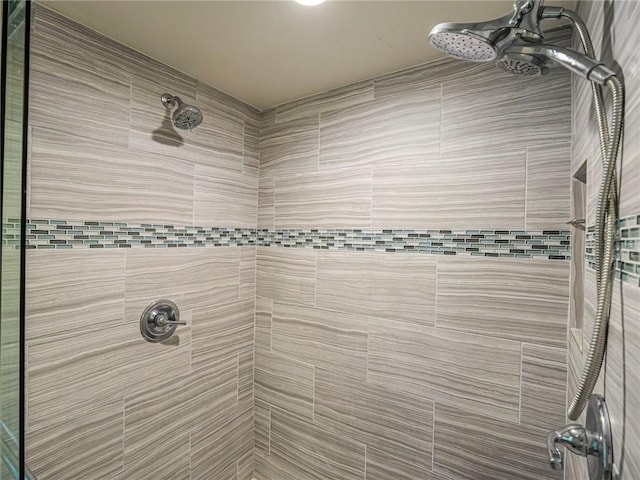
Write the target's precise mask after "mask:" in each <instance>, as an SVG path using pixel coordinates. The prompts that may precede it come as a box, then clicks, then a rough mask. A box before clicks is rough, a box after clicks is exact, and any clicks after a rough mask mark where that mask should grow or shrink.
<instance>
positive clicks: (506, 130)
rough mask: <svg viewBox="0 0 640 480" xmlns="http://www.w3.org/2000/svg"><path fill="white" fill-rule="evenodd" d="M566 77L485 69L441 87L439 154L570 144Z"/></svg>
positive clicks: (473, 66)
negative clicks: (534, 76)
mask: <svg viewBox="0 0 640 480" xmlns="http://www.w3.org/2000/svg"><path fill="white" fill-rule="evenodd" d="M570 118H571V88H570V73H569V71H568V70H566V69H563V68H558V69H555V70H554V71H553V72H552V73H551V74H550V75H548V76H546V77H545V78H544V79H534V80H532V79H530V78H524V79H523V78H518V77H514V76H513V75H510V74H508V73H505V72H503V71H501V70H500V69H497V68H495V65H493V64H489V65H485V64H482V63H480V64H471V65H469V67H468V69H467V74H466V75H464V76H460V77H457V78H452V79H448V80H446V81H445V82H444V83H443V85H442V120H441V121H442V132H441V152H443V153H452V152H473V153H476V154H477V153H487V154H489V153H492V152H495V151H501V150H506V149H513V148H514V147H516V148H517V147H518V146H522V147H524V146H533V145H544V144H552V143H561V142H567V141H569V140H570V138H571V121H570Z"/></svg>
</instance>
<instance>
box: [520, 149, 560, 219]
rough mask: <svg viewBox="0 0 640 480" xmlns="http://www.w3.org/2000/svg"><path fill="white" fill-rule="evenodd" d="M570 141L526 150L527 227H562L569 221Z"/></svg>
mask: <svg viewBox="0 0 640 480" xmlns="http://www.w3.org/2000/svg"><path fill="white" fill-rule="evenodd" d="M570 158H571V144H570V143H561V144H557V145H544V146H539V147H529V148H528V149H527V218H526V225H525V227H526V229H527V230H562V229H564V228H566V224H567V222H568V221H569V220H570V218H569V213H570V208H569V203H570V198H571V196H570V192H571V185H570V180H571V177H570V167H571V165H570Z"/></svg>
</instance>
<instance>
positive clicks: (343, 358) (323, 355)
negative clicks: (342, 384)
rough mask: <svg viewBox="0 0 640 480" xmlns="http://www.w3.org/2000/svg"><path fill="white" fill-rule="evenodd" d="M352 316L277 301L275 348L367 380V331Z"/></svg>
mask: <svg viewBox="0 0 640 480" xmlns="http://www.w3.org/2000/svg"><path fill="white" fill-rule="evenodd" d="M327 317H330V318H327ZM353 317H354V315H350V314H344V313H338V312H328V311H325V310H318V309H315V308H310V307H299V306H292V305H285V304H280V303H275V304H274V306H273V323H272V349H273V351H274V352H277V353H282V354H284V355H286V356H288V357H291V358H295V359H297V360H300V361H302V362H305V363H309V364H311V365H313V366H315V367H321V368H325V369H327V370H331V371H334V372H340V373H343V374H345V375H350V376H352V377H355V378H359V379H362V380H366V378H367V332H366V330H365V331H362V330H357V328H358V327H357V326H352V320H353Z"/></svg>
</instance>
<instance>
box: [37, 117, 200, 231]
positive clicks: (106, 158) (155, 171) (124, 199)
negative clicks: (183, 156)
mask: <svg viewBox="0 0 640 480" xmlns="http://www.w3.org/2000/svg"><path fill="white" fill-rule="evenodd" d="M96 138H100V137H96ZM30 198H31V200H30V206H31V210H30V213H31V215H32V216H34V217H40V218H65V219H78V220H84V219H86V218H87V216H88V213H87V212H91V214H90V216H91V218H92V219H95V220H103V221H114V220H115V221H120V222H123V221H124V222H142V223H144V222H150V223H178V224H183V225H189V224H191V222H192V216H193V213H192V212H193V165H192V164H190V163H188V162H184V161H180V160H177V159H171V158H166V159H164V161H158V158H157V157H155V156H153V155H151V154H147V153H146V152H139V153H133V152H130V151H128V150H126V149H125V148H122V147H119V146H116V145H110V144H107V143H102V142H99V141H96V140H93V139H89V138H83V137H78V136H74V135H70V134H64V133H60V132H56V131H53V130H49V129H44V128H34V130H33V135H32V148H31V197H30ZM52 198H55V199H56V201H54V202H52V201H51V199H52Z"/></svg>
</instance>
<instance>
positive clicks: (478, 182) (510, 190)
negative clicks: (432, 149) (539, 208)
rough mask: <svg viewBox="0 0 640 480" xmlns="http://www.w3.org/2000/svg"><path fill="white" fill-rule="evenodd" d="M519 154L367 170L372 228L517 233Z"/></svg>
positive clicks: (449, 158) (521, 172) (520, 215)
mask: <svg viewBox="0 0 640 480" xmlns="http://www.w3.org/2000/svg"><path fill="white" fill-rule="evenodd" d="M524 179H525V155H524V150H522V151H512V152H507V153H504V152H499V153H495V152H492V153H491V154H490V155H477V154H475V153H473V154H470V155H447V156H443V157H441V158H440V159H437V157H436V158H431V159H429V160H428V161H427V162H426V164H425V166H405V167H403V166H389V167H379V168H374V170H373V207H372V208H373V227H374V228H405V229H416V228H424V229H429V228H433V229H451V228H465V229H469V228H487V229H522V228H523V227H524V205H525V198H524V197H525V189H524Z"/></svg>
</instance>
